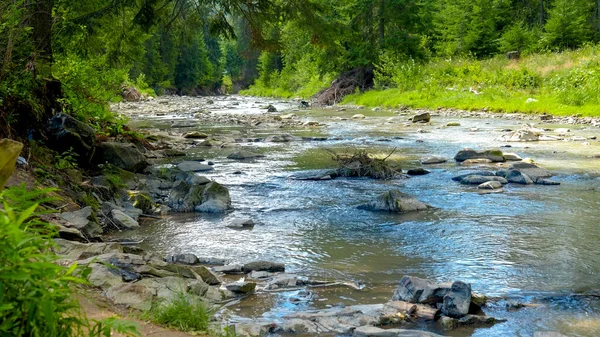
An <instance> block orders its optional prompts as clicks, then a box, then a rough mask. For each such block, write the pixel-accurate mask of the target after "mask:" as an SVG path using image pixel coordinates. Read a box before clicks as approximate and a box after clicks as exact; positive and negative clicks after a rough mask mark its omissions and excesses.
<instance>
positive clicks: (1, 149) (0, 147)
mask: <svg viewBox="0 0 600 337" xmlns="http://www.w3.org/2000/svg"><path fill="white" fill-rule="evenodd" d="M21 150H23V144H21V143H19V142H15V141H13V140H10V139H2V140H0V190H2V188H3V187H4V185H5V184H6V182H7V181H8V178H10V176H11V175H12V173H13V171H14V169H15V163H16V162H17V158H19V154H20V153H21Z"/></svg>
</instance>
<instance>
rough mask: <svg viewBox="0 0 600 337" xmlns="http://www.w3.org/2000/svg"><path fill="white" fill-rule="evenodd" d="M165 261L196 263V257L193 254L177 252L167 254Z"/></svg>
mask: <svg viewBox="0 0 600 337" xmlns="http://www.w3.org/2000/svg"><path fill="white" fill-rule="evenodd" d="M165 261H167V262H172V263H182V264H188V265H194V264H197V263H198V257H197V256H196V255H194V254H177V255H171V256H168V257H167V258H166V259H165Z"/></svg>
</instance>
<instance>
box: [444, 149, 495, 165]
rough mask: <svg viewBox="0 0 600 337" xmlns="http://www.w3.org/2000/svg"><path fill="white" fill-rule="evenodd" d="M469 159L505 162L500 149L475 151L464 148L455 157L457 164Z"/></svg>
mask: <svg viewBox="0 0 600 337" xmlns="http://www.w3.org/2000/svg"><path fill="white" fill-rule="evenodd" d="M468 159H489V160H491V161H492V162H504V161H506V160H505V159H504V154H503V153H502V151H501V150H499V149H489V150H483V151H478V150H473V149H471V148H464V149H462V150H460V151H458V153H457V154H456V156H454V160H456V161H457V162H464V161H466V160H468Z"/></svg>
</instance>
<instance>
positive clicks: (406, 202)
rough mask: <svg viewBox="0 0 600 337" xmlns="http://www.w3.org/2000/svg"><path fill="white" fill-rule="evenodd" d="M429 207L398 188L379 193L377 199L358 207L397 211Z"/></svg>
mask: <svg viewBox="0 0 600 337" xmlns="http://www.w3.org/2000/svg"><path fill="white" fill-rule="evenodd" d="M427 208H428V206H427V205H426V204H424V203H422V202H420V201H419V200H417V199H415V198H414V197H412V196H410V195H408V194H405V193H402V192H400V191H398V190H391V191H389V192H385V193H383V194H381V195H379V196H378V197H377V198H376V199H375V200H373V201H371V202H369V203H367V204H364V205H360V206H358V209H364V210H369V211H385V212H395V213H407V212H414V211H422V210H426V209H427Z"/></svg>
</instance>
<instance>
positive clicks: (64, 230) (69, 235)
mask: <svg viewBox="0 0 600 337" xmlns="http://www.w3.org/2000/svg"><path fill="white" fill-rule="evenodd" d="M56 227H57V230H58V237H59V238H61V239H65V240H70V241H78V242H87V241H88V240H87V239H86V238H85V236H83V234H81V232H80V231H79V229H76V228H68V227H65V226H61V225H57V226H56Z"/></svg>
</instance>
